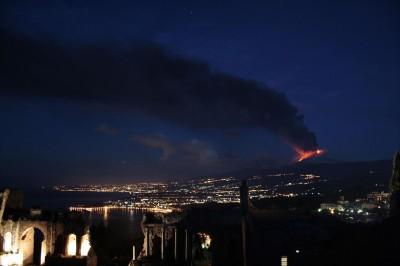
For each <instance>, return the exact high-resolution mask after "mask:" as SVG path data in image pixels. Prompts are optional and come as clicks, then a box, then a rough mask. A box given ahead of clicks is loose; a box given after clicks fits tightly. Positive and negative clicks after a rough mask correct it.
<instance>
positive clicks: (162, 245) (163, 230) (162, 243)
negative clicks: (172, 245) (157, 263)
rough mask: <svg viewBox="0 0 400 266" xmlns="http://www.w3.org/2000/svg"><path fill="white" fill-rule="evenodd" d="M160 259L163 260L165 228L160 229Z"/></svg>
mask: <svg viewBox="0 0 400 266" xmlns="http://www.w3.org/2000/svg"><path fill="white" fill-rule="evenodd" d="M161 259H162V260H164V259H165V227H164V225H162V227H161Z"/></svg>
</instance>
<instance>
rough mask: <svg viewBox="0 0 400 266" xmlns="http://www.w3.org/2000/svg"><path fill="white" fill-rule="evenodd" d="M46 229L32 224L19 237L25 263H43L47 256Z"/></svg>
mask: <svg viewBox="0 0 400 266" xmlns="http://www.w3.org/2000/svg"><path fill="white" fill-rule="evenodd" d="M45 232H46V231H44V232H43V231H42V229H40V228H38V227H36V226H35V225H31V226H29V227H27V228H25V229H24V230H23V231H22V234H21V237H20V239H19V242H20V243H19V246H20V250H21V251H22V254H23V255H22V260H23V265H30V264H35V265H42V264H44V258H45V256H46V252H47V250H46V249H47V248H46V234H45Z"/></svg>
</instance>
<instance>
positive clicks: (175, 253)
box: [174, 227, 178, 261]
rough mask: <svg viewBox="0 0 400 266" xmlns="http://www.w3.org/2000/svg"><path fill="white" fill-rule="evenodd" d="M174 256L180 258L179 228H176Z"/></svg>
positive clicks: (176, 258)
mask: <svg viewBox="0 0 400 266" xmlns="http://www.w3.org/2000/svg"><path fill="white" fill-rule="evenodd" d="M174 258H175V261H177V260H178V228H176V227H175V228H174Z"/></svg>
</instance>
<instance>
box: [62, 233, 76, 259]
mask: <svg viewBox="0 0 400 266" xmlns="http://www.w3.org/2000/svg"><path fill="white" fill-rule="evenodd" d="M76 251H77V237H76V234H73V233H72V234H69V235H68V236H67V243H66V250H65V254H66V255H67V256H76Z"/></svg>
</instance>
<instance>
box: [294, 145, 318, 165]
mask: <svg viewBox="0 0 400 266" xmlns="http://www.w3.org/2000/svg"><path fill="white" fill-rule="evenodd" d="M295 150H296V152H297V154H298V157H297V161H298V162H302V161H304V160H307V159H310V158H313V157H317V156H321V155H322V154H324V153H325V150H323V149H316V150H309V151H305V150H302V149H299V148H295Z"/></svg>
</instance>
